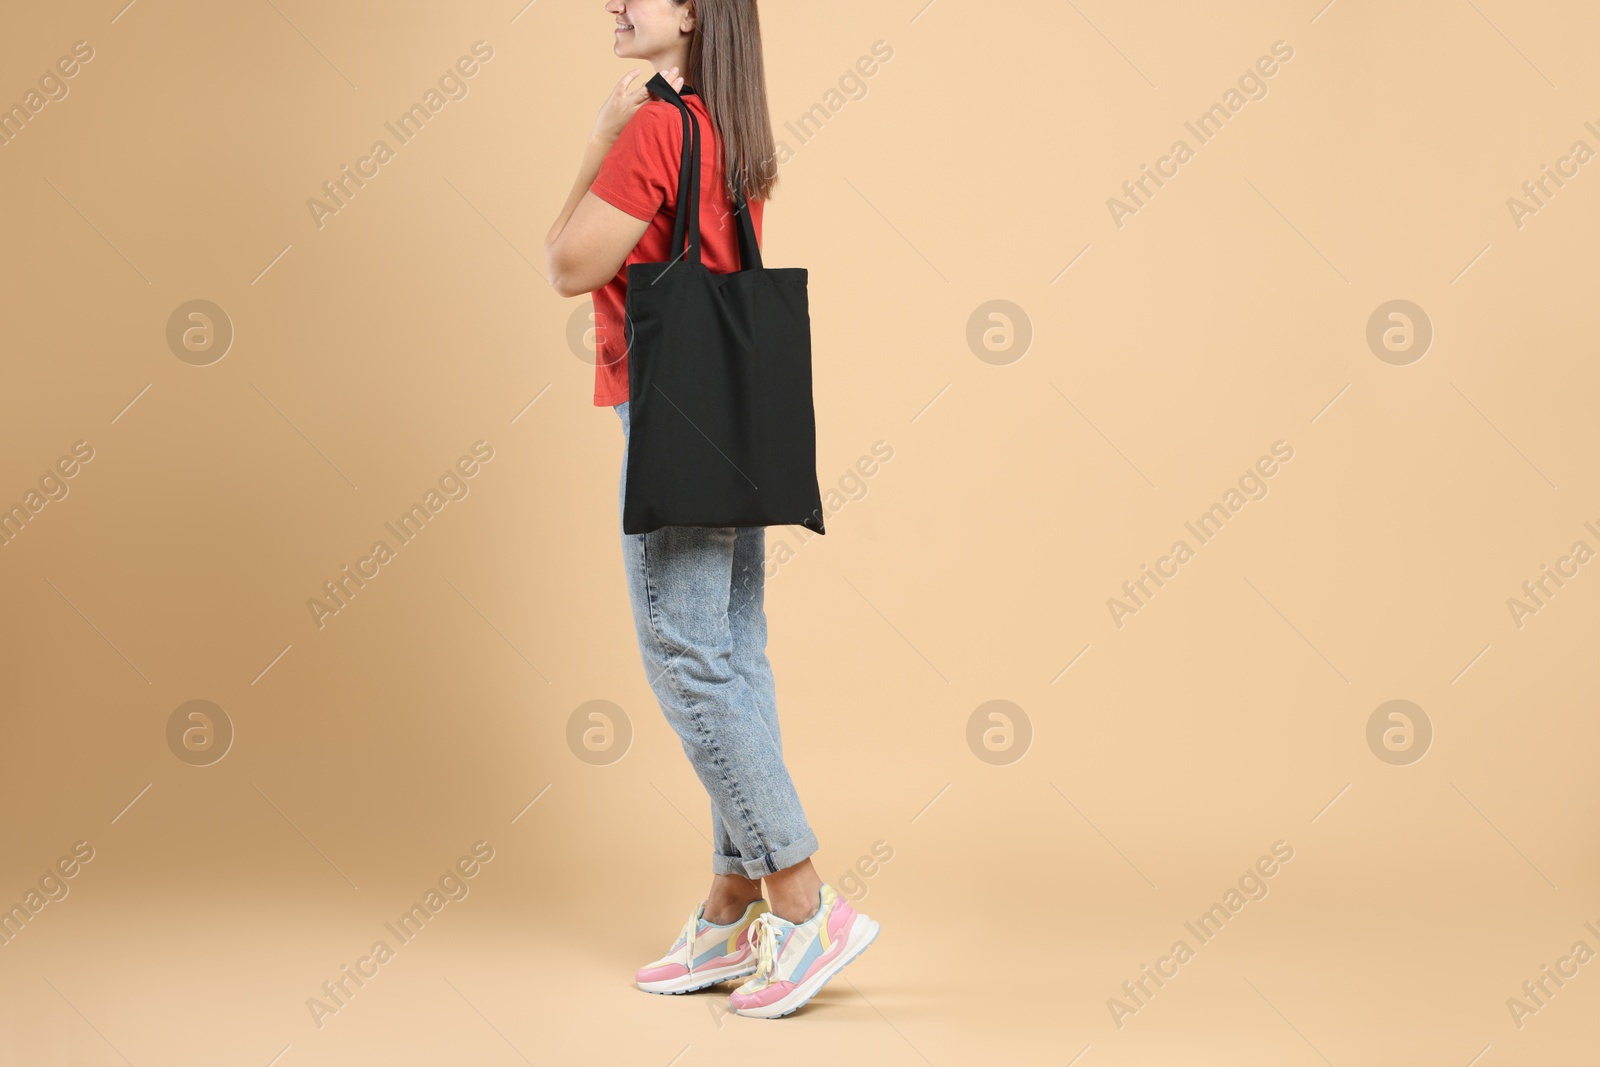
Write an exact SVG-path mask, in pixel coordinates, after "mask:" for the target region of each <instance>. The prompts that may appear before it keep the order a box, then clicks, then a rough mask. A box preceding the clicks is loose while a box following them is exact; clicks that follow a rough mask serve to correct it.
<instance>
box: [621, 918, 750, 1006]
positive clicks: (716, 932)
mask: <svg viewBox="0 0 1600 1067" xmlns="http://www.w3.org/2000/svg"><path fill="white" fill-rule="evenodd" d="M705 910H706V902H705V901H703V900H702V901H701V902H700V904H699V906H697V907H696V908H695V909H694V914H693V915H691V916H689V921H688V922H686V923H684V924H683V931H682V932H681V933H680V934H678V940H676V941H674V942H673V943H672V947H671V948H669V949H667V954H666V955H665V956H662V957H661V958H660V959H658V960H656V961H655V962H654V963H647V964H645V965H644V966H643V967H640V968H639V970H638V971H637V972H636V973H635V974H634V981H635V982H636V983H637V984H638V986H639V988H640V989H642V990H644V991H645V992H646V993H692V992H694V991H695V990H696V989H704V988H706V986H712V985H716V984H717V983H718V982H726V981H729V980H731V979H734V978H743V977H745V976H746V975H750V974H754V973H755V970H756V962H755V950H754V948H753V947H752V946H751V944H750V931H751V927H752V926H753V925H754V923H755V921H756V917H757V916H759V915H764V914H766V912H767V902H766V901H765V900H753V901H751V902H750V905H749V907H747V908H745V910H744V915H742V916H741V917H740V918H739V919H737V920H736V921H734V922H731V923H728V924H727V925H721V924H718V923H714V922H708V921H707V920H706V918H705Z"/></svg>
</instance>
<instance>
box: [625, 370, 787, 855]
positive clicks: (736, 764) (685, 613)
mask: <svg viewBox="0 0 1600 1067" xmlns="http://www.w3.org/2000/svg"><path fill="white" fill-rule="evenodd" d="M612 410H613V411H615V412H616V413H617V415H618V417H619V418H621V420H622V440H623V460H622V480H621V484H620V486H619V488H618V493H617V525H618V527H619V529H620V527H621V524H622V502H623V500H624V499H625V498H626V494H627V477H628V460H627V441H628V402H627V401H623V402H622V403H620V404H617V405H616V406H615V407H613V408H612ZM766 532H767V531H766V528H765V527H763V526H740V527H713V526H664V527H662V528H661V529H658V530H652V531H651V532H650V533H645V534H626V533H625V534H622V556H623V563H624V566H625V569H626V572H627V578H628V595H629V598H630V600H631V601H632V604H633V623H634V630H635V632H636V633H637V635H638V639H639V654H640V657H641V659H642V660H643V661H644V668H645V673H646V674H647V675H648V676H649V679H650V688H651V689H653V690H654V691H655V694H656V701H657V703H659V704H660V705H661V710H662V713H663V714H665V715H666V718H667V722H668V723H669V724H671V726H672V729H673V730H674V731H675V732H676V733H677V735H678V738H679V740H680V741H682V743H683V751H684V752H685V753H686V754H687V755H688V757H689V762H690V764H692V765H693V767H694V772H695V774H696V775H698V776H699V778H700V783H701V785H703V786H705V790H706V792H707V793H708V794H709V795H710V797H711V829H712V853H711V869H712V871H713V872H715V873H717V874H742V875H744V876H745V877H747V878H761V877H762V876H764V875H767V874H771V873H773V872H775V871H780V870H783V869H784V868H785V867H791V866H793V865H794V864H796V863H799V862H800V861H801V860H803V859H805V858H806V857H807V856H810V855H811V854H812V853H814V852H816V851H817V838H816V835H815V834H814V833H812V831H811V827H810V825H809V824H808V823H807V822H806V817H805V812H804V811H803V810H802V809H801V806H800V797H799V794H797V793H796V792H795V788H794V783H793V781H792V780H791V779H790V777H789V770H788V768H787V767H785V766H784V763H783V746H782V740H781V737H780V735H779V731H778V701H777V694H776V691H775V688H774V683H773V678H772V665H771V664H770V663H769V662H768V661H767V652H766V648H767V616H766V610H765V607H764V605H763V594H764V591H765V584H766Z"/></svg>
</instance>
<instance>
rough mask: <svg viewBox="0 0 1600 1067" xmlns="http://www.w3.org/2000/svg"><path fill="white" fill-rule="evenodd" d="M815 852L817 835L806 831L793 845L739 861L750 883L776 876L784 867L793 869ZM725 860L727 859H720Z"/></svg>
mask: <svg viewBox="0 0 1600 1067" xmlns="http://www.w3.org/2000/svg"><path fill="white" fill-rule="evenodd" d="M816 851H817V835H816V834H814V833H812V832H811V830H810V829H807V830H806V832H805V834H804V835H803V836H801V838H800V839H799V840H798V841H796V842H794V843H793V844H789V845H785V846H784V847H782V848H780V849H778V851H776V852H769V853H767V854H766V855H765V856H760V857H757V858H756V859H753V860H741V861H739V862H740V865H741V866H742V867H743V868H744V869H743V871H742V872H740V871H735V872H733V873H735V874H738V873H743V874H744V876H745V877H746V878H749V879H750V880H751V881H758V880H760V879H762V878H765V877H766V876H767V875H769V874H776V873H777V872H778V871H781V870H783V869H784V868H786V867H793V866H794V865H795V864H797V863H799V862H800V861H801V860H803V859H805V858H806V857H807V856H810V855H812V854H813V853H815V852H816ZM721 858H724V859H726V858H727V857H721Z"/></svg>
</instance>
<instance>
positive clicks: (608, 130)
mask: <svg viewBox="0 0 1600 1067" xmlns="http://www.w3.org/2000/svg"><path fill="white" fill-rule="evenodd" d="M638 76H639V68H638V67H635V68H633V69H632V70H630V71H629V72H628V73H626V74H624V75H623V76H622V80H621V81H619V82H618V83H617V87H616V88H615V89H613V90H611V95H610V96H609V97H608V98H607V99H606V102H605V104H603V105H602V106H601V108H600V116H599V118H597V119H595V122H594V137H595V140H597V141H599V142H600V143H601V144H602V145H604V146H606V147H607V148H610V147H611V146H612V145H613V144H615V143H616V140H617V137H618V136H619V135H620V134H621V133H622V128H623V127H624V126H626V125H627V124H628V120H629V119H631V118H633V114H634V112H636V111H638V110H639V109H640V108H641V107H643V106H644V103H645V101H646V100H648V99H650V90H649V89H647V88H645V87H644V86H642V85H641V86H640V87H639V88H637V89H634V88H631V86H632V84H633V81H634V79H635V78H637V77H638ZM661 76H662V77H663V78H666V79H667V83H668V84H669V85H671V86H672V88H673V89H674V90H678V89H682V88H683V78H682V77H680V76H679V74H678V68H677V67H672V68H670V69H669V70H664V71H662V72H661Z"/></svg>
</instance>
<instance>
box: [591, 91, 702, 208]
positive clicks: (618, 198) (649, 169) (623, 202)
mask: <svg viewBox="0 0 1600 1067" xmlns="http://www.w3.org/2000/svg"><path fill="white" fill-rule="evenodd" d="M682 138H683V119H682V117H681V116H680V114H679V113H678V110H677V109H676V108H674V107H670V106H666V105H663V106H653V102H652V101H647V102H646V103H645V104H644V105H643V106H642V107H640V108H639V110H638V111H636V112H634V113H633V118H631V119H629V120H628V124H627V125H626V126H624V127H623V128H622V132H621V133H620V134H618V135H617V140H616V143H614V144H613V145H612V146H611V150H610V151H609V152H607V153H606V158H605V159H604V160H602V161H601V163H600V173H599V174H598V175H597V176H596V177H595V180H594V182H593V183H592V184H591V185H590V186H589V191H590V192H592V193H594V195H595V196H598V197H599V198H600V199H601V200H604V201H605V202H606V203H608V204H610V205H611V206H612V207H615V208H620V209H621V210H623V211H626V212H627V213H628V214H630V215H632V216H633V217H634V218H636V219H642V220H644V221H645V222H649V221H650V220H651V219H653V218H655V216H656V212H658V211H660V210H661V206H662V205H663V204H665V203H666V202H667V201H668V200H675V199H677V195H678V168H679V166H680V165H681V164H682V160H681V155H680V154H681V152H682V144H681V142H682Z"/></svg>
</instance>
